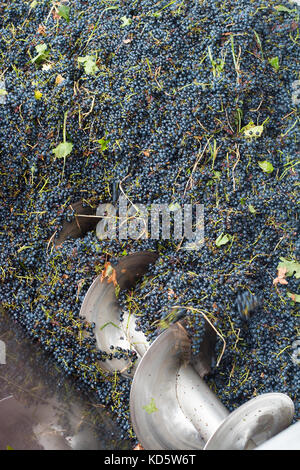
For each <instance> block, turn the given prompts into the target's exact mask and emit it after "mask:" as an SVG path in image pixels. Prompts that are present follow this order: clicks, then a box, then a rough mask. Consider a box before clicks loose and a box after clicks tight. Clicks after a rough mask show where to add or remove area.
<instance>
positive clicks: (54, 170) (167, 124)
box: [0, 0, 300, 442]
mask: <svg viewBox="0 0 300 470" xmlns="http://www.w3.org/2000/svg"><path fill="white" fill-rule="evenodd" d="M62 6H65V7H68V8H67V9H66V8H65V9H63V10H62V9H61V7H62ZM299 13H300V11H299V7H298V6H297V5H296V4H291V3H289V2H287V1H285V0H283V1H281V2H280V5H279V4H278V2H277V1H276V0H268V1H267V0H254V1H252V2H249V1H248V0H236V1H234V2H232V1H230V0H222V1H219V0H203V1H199V0H183V1H182V0H176V1H174V2H169V1H167V0H163V1H159V2H157V1H154V0H141V1H138V2H136V1H131V0H116V1H114V2H111V3H109V2H107V1H104V0H90V1H89V2H86V1H84V0H74V1H73V2H63V1H57V2H50V1H46V0H45V1H44V0H43V1H39V2H24V1H20V0H12V1H10V2H5V3H4V2H2V3H0V50H1V56H0V83H4V84H5V89H3V88H1V90H2V91H1V96H2V98H3V97H4V98H5V99H2V101H1V103H0V142H1V146H0V175H1V186H0V198H1V213H0V218H1V231H0V265H1V269H0V298H1V303H2V307H3V308H4V309H5V310H6V311H7V312H9V314H10V315H11V317H12V318H13V319H14V320H15V321H16V322H18V323H19V324H20V325H22V327H23V329H24V331H25V332H26V333H27V335H29V336H30V337H31V338H32V339H33V341H36V342H38V343H40V345H41V347H42V348H43V349H45V350H46V351H47V352H48V353H49V355H51V356H52V357H53V358H54V359H55V360H56V362H57V363H58V364H59V366H60V367H61V368H62V369H63V370H64V372H65V373H66V375H67V376H70V377H72V378H73V379H74V380H75V381H77V383H78V387H79V388H82V389H89V390H92V391H93V392H94V393H95V394H96V396H97V400H98V402H99V403H100V404H103V405H105V406H107V408H108V409H110V410H111V411H112V412H113V413H114V414H115V416H116V419H117V422H118V423H119V425H120V428H121V429H122V432H123V436H124V437H125V436H126V437H128V436H129V437H130V438H132V440H133V442H134V439H135V437H134V433H133V431H132V429H131V425H130V415H129V409H128V406H129V393H130V380H129V379H125V378H122V377H121V376H120V374H116V375H115V376H114V377H111V376H110V375H109V374H107V373H105V372H103V370H102V369H101V367H100V366H99V361H103V360H105V361H109V360H110V359H112V358H113V357H114V358H122V357H131V358H133V359H134V357H135V354H134V351H130V350H128V351H121V350H115V349H112V350H111V352H107V351H101V350H99V349H98V348H97V347H96V341H95V336H94V330H93V326H91V325H89V324H87V323H86V322H85V320H84V319H83V318H81V317H80V306H81V303H82V301H83V298H84V296H85V294H86V292H87V289H88V287H89V286H90V284H91V283H92V281H93V279H94V278H95V277H96V276H97V275H99V274H100V273H101V272H102V270H103V268H104V264H105V262H107V261H109V260H114V259H118V258H119V257H121V256H124V255H126V254H129V253H133V252H136V251H140V250H155V251H157V252H158V254H159V258H158V261H157V262H156V263H155V265H153V266H151V267H150V268H149V273H148V275H147V276H145V277H144V278H143V279H142V280H141V281H140V282H139V283H138V284H137V286H136V288H135V289H131V290H130V291H128V292H121V293H120V296H119V301H120V304H121V306H122V309H123V310H130V311H131V312H133V313H134V314H135V315H136V323H137V327H136V328H137V329H140V330H142V331H143V332H144V333H145V335H146V336H147V338H148V340H149V342H152V341H153V340H154V339H155V338H156V337H157V335H158V334H159V332H160V331H162V330H163V329H164V328H165V327H167V326H168V325H169V324H171V323H172V322H174V321H177V320H178V319H179V318H183V317H184V318H185V320H186V321H187V323H188V328H189V332H190V335H191V338H192V353H193V354H194V355H196V354H197V352H198V351H199V346H200V344H201V340H202V337H203V331H204V318H205V316H206V317H207V318H208V319H209V320H210V321H211V322H212V324H213V325H214V327H215V328H216V330H217V331H218V333H219V334H218V336H217V343H216V357H218V358H219V359H220V360H219V365H218V367H215V368H213V369H212V371H211V374H210V375H209V376H208V377H207V378H206V380H207V382H208V383H209V385H210V386H211V387H212V389H213V390H214V391H215V392H216V394H217V395H218V396H219V397H220V399H221V400H222V401H223V403H224V404H225V406H227V407H228V409H230V410H232V409H234V408H236V407H237V406H239V405H240V404H242V403H243V402H244V401H246V400H248V399H249V398H251V397H252V396H255V395H256V394H258V393H264V392H268V391H280V392H285V393H287V394H289V396H291V398H292V399H293V400H294V401H295V407H296V415H295V419H299V416H300V414H299V413H300V409H299V403H298V401H297V399H296V397H297V395H298V394H299V389H300V368H299V366H298V365H297V364H295V363H293V361H292V360H291V355H292V349H291V345H292V343H293V341H294V340H296V339H297V337H299V320H298V318H299V317H298V316H297V310H296V308H297V301H296V300H297V298H296V295H297V288H298V285H297V278H296V277H295V276H289V277H286V280H287V284H285V283H278V284H276V285H275V284H274V283H273V280H274V278H276V275H277V267H278V263H279V261H280V258H281V257H283V258H285V259H288V260H294V261H295V260H296V259H297V257H299V235H298V228H299V212H298V211H297V205H296V204H297V199H298V198H299V192H298V177H299V172H298V166H297V164H298V162H299V125H298V123H299V106H298V104H297V99H296V100H295V96H296V95H297V91H296V89H295V83H296V82H297V80H298V79H299V69H298V67H299V65H298V64H299V47H298V46H299V40H298V35H297V31H298V28H299ZM78 59H80V60H78ZM254 127H258V129H259V130H256V131H255V133H254V134H253V135H252V134H249V135H248V134H247V129H248V130H249V129H253V128H254ZM252 132H254V131H252ZM257 132H258V134H259V135H257ZM61 144H64V145H63V147H60V151H61V152H62V153H58V150H57V149H58V146H59V145H61ZM71 144H72V145H71ZM62 148H63V150H61V149H62ZM54 151H55V152H54ZM123 193H124V194H125V195H126V197H127V199H128V200H129V201H132V202H133V203H142V204H145V205H148V206H150V205H151V204H157V203H167V204H176V203H179V204H180V206H181V207H183V205H184V204H191V203H192V204H203V205H204V209H205V239H204V244H203V246H202V247H201V248H200V249H199V250H194V251H192V250H191V251H187V250H184V249H182V248H183V245H181V244H180V242H179V241H176V240H173V239H172V238H171V239H167V240H164V239H160V240H151V239H140V240H130V239H127V240H119V239H118V238H116V239H113V240H109V239H108V240H102V241H100V240H98V239H97V238H96V235H95V231H91V232H89V233H87V234H85V235H84V236H82V237H80V238H77V239H70V240H67V241H65V242H64V243H62V244H61V245H59V246H55V243H54V242H55V240H56V239H57V237H58V236H59V233H60V231H61V229H62V226H63V223H64V222H65V221H71V220H72V219H73V218H74V211H73V210H72V207H71V206H72V204H73V203H75V202H76V201H78V200H82V201H83V203H84V204H85V205H87V206H90V207H92V208H94V209H95V210H96V207H97V206H98V204H99V203H106V202H113V203H115V201H116V200H117V196H118V194H123ZM291 296H292V297H291ZM293 296H294V297H293ZM246 317H247V318H246ZM224 343H226V348H225V350H224V351H223V346H224ZM112 346H114V345H112ZM222 351H223V352H222ZM221 355H222V357H221Z"/></svg>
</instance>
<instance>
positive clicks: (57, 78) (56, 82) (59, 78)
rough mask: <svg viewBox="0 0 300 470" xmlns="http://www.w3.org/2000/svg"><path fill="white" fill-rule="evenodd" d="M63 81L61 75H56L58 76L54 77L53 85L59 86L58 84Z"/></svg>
mask: <svg viewBox="0 0 300 470" xmlns="http://www.w3.org/2000/svg"><path fill="white" fill-rule="evenodd" d="M63 81H64V77H63V76H62V75H60V74H58V75H57V76H56V79H55V84H56V85H59V84H60V83H62V82H63Z"/></svg>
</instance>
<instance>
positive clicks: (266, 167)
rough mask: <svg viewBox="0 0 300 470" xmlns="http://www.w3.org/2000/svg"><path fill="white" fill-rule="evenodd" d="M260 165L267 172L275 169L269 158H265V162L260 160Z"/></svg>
mask: <svg viewBox="0 0 300 470" xmlns="http://www.w3.org/2000/svg"><path fill="white" fill-rule="evenodd" d="M258 165H259V167H260V168H261V169H262V171H264V172H265V173H272V171H274V167H273V165H272V163H270V162H268V161H267V160H264V161H263V162H258Z"/></svg>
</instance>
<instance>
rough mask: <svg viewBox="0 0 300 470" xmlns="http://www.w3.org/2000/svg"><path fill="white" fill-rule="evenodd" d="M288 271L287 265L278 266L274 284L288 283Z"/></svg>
mask: <svg viewBox="0 0 300 470" xmlns="http://www.w3.org/2000/svg"><path fill="white" fill-rule="evenodd" d="M286 273H287V268H286V267H285V266H283V267H281V268H278V270H277V277H276V278H275V279H274V280H273V284H274V286H277V284H283V285H286V284H287V283H288V282H287V280H286V279H285V275H286Z"/></svg>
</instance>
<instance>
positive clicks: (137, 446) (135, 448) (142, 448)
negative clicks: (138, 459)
mask: <svg viewBox="0 0 300 470" xmlns="http://www.w3.org/2000/svg"><path fill="white" fill-rule="evenodd" d="M133 450H145V449H144V447H142V445H141V444H140V443H139V444H137V445H136V446H135V447H134V448H133Z"/></svg>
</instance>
